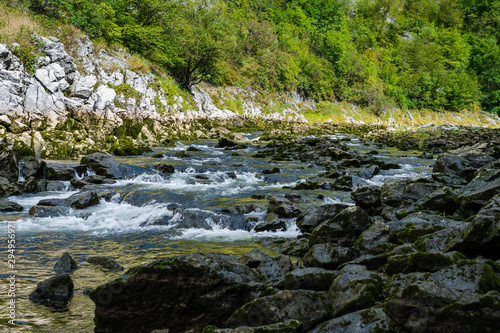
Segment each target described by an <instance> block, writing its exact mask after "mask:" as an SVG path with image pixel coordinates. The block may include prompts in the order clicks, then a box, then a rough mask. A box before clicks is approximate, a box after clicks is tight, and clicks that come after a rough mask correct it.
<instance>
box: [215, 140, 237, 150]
mask: <svg viewBox="0 0 500 333" xmlns="http://www.w3.org/2000/svg"><path fill="white" fill-rule="evenodd" d="M237 145H238V144H237V143H236V142H234V141H233V140H230V139H228V138H221V139H219V142H217V148H226V147H235V146H237Z"/></svg>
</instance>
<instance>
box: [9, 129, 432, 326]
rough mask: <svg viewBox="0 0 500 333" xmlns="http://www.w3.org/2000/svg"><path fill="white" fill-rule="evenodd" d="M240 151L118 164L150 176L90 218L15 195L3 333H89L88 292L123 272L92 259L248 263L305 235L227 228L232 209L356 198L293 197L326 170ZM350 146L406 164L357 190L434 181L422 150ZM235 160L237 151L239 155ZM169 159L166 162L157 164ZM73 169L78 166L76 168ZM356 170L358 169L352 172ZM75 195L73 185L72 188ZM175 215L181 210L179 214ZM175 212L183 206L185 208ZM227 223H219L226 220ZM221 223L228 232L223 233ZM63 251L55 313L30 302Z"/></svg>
mask: <svg viewBox="0 0 500 333" xmlns="http://www.w3.org/2000/svg"><path fill="white" fill-rule="evenodd" d="M248 137H249V140H245V141H243V142H242V143H244V144H246V145H247V146H248V148H246V149H243V150H235V151H231V150H224V149H222V148H215V145H216V141H213V140H204V141H195V142H178V143H177V146H176V147H172V148H164V149H159V150H156V151H155V152H154V153H152V154H149V155H148V156H143V157H129V158H117V160H119V161H120V162H124V163H127V164H132V165H135V166H138V167H141V168H146V169H148V170H150V171H149V172H147V173H143V174H139V175H137V176H136V177H135V178H133V179H130V180H120V181H118V182H117V183H116V184H112V185H98V186H96V187H95V189H97V190H104V189H106V190H112V191H115V192H116V193H117V194H116V195H115V197H114V198H113V199H112V200H111V201H110V202H105V201H102V202H101V204H100V205H98V206H94V207H90V208H87V209H84V210H72V211H70V212H69V213H68V215H65V216H60V217H51V218H34V217H31V216H29V215H27V213H28V211H29V209H30V208H31V207H32V206H33V205H36V204H37V203H38V201H39V200H41V199H44V198H66V197H69V196H71V195H72V194H74V193H77V192H75V191H69V190H66V191H62V192H45V193H37V194H36V195H29V196H21V197H10V198H8V199H9V200H12V201H15V202H17V203H19V204H21V205H22V206H23V207H24V208H25V210H24V211H23V212H22V213H16V214H5V215H0V221H2V222H0V234H1V240H2V242H1V244H3V245H2V246H3V247H4V249H2V254H3V258H2V260H1V261H0V267H1V268H2V270H1V272H2V274H0V292H1V294H2V295H5V297H4V296H2V299H1V300H0V331H2V332H4V331H6V332H92V331H93V327H94V325H93V312H94V305H93V302H92V301H90V299H89V298H88V296H85V295H84V291H85V290H86V289H88V288H95V287H97V286H98V285H100V284H102V283H105V282H108V281H110V280H112V279H114V278H116V277H118V276H120V274H122V273H123V272H105V271H102V270H100V269H99V268H97V267H95V266H92V265H91V264H88V263H87V262H86V258H88V257H90V256H94V255H106V256H110V257H113V258H115V259H116V260H117V261H118V262H119V263H120V264H121V265H122V266H124V267H125V269H128V268H131V267H133V266H136V265H139V264H143V263H147V262H150V261H152V260H154V259H157V258H162V257H167V256H177V255H181V254H185V253H191V252H222V253H228V254H232V255H242V254H244V253H246V252H248V251H249V250H250V249H252V248H254V247H260V245H259V244H258V242H257V241H258V240H259V239H261V238H264V237H296V236H298V235H299V234H300V231H299V230H298V228H297V227H296V225H295V221H294V220H293V219H291V220H288V221H287V222H288V227H287V230H283V231H278V232H261V233H256V232H254V231H252V230H251V229H252V228H247V230H242V229H237V230H234V228H230V227H227V225H228V224H226V225H224V223H223V222H224V221H226V219H227V217H228V216H230V214H228V213H226V212H225V211H224V210H225V209H228V208H229V209H232V211H234V210H237V209H240V208H241V207H245V206H249V205H252V206H253V208H254V210H253V211H251V212H250V213H246V214H243V213H242V214H240V215H241V216H240V218H246V219H249V220H251V221H254V222H252V223H253V224H257V223H260V222H261V221H262V220H263V218H264V216H265V213H266V209H267V203H268V201H267V199H266V200H263V199H252V196H254V197H256V195H261V196H262V195H265V196H268V195H275V194H277V195H283V194H293V195H296V194H300V195H301V196H302V200H301V202H299V203H297V204H296V206H297V207H298V208H299V209H305V208H307V206H309V205H318V204H324V203H331V202H340V201H343V202H348V203H352V202H351V199H350V193H348V192H337V191H323V190H312V191H303V190H301V191H296V190H291V189H290V187H293V186H294V185H296V184H297V182H298V181H300V180H301V179H303V178H309V177H311V176H314V175H317V174H320V173H321V172H323V171H324V170H323V168H321V167H318V166H316V165H315V164H311V163H309V162H299V161H287V162H278V161H272V160H271V158H254V157H252V155H254V154H255V153H256V152H257V149H258V148H259V144H260V145H262V143H260V142H259V141H255V140H254V139H255V138H256V137H257V136H255V135H248ZM342 137H344V138H349V139H350V141H346V144H347V145H348V146H350V147H351V148H353V149H355V150H357V151H359V152H362V153H367V152H370V151H372V150H374V149H376V150H377V151H378V152H379V154H378V155H375V156H376V157H378V158H380V159H383V160H386V162H396V163H398V164H400V165H401V167H402V168H401V169H399V170H387V171H381V173H380V174H379V175H377V176H375V177H373V178H372V179H370V180H366V179H361V178H359V177H356V176H354V178H353V180H354V187H357V186H363V185H368V184H369V185H378V186H381V185H382V184H383V183H385V182H388V181H393V180H397V179H404V178H409V177H416V176H429V175H430V171H431V167H432V164H433V162H434V161H433V160H422V159H419V158H417V157H416V156H417V153H416V152H400V151H397V150H395V149H392V148H380V147H378V146H376V145H374V144H369V143H364V142H362V141H360V140H359V139H357V138H356V137H354V136H347V135H346V136H342ZM189 147H196V148H198V149H200V151H195V152H188V153H189V154H190V155H191V157H190V158H179V157H174V156H173V154H174V153H175V152H178V151H181V150H186V149H187V148H189ZM233 153H237V154H238V155H235V154H233ZM154 154H162V157H161V158H153V157H152V155H154ZM75 163H76V162H75ZM159 163H166V164H171V165H174V166H175V168H176V172H175V173H174V174H172V175H170V176H169V175H160V174H159V173H157V172H155V171H154V170H153V168H154V166H155V165H157V164H159ZM274 167H278V168H280V170H281V172H280V173H279V174H276V175H264V174H262V173H261V171H262V170H263V169H271V168H274ZM351 171H352V172H355V171H356V169H353V170H351ZM66 186H67V188H68V189H69V182H67V183H66ZM176 208H177V210H176ZM178 208H181V210H179V209H178ZM199 212H202V213H210V214H211V215H210V214H209V215H207V217H206V219H205V221H204V222H205V223H204V225H203V227H200V228H179V225H180V224H179V223H181V222H182V221H183V219H185V218H187V217H186V216H188V215H190V214H195V215H194V216H197V215H196V214H198V213H199ZM7 221H11V225H15V230H16V233H15V235H16V238H15V239H16V251H17V252H16V253H15V256H16V264H15V270H16V271H17V273H16V322H17V324H16V326H15V327H12V326H11V325H9V324H8V323H7V321H8V318H7V308H6V307H7V305H8V303H7V302H8V298H7V297H6V295H7V291H8V289H9V283H8V280H7V278H8V275H7V274H6V272H8V271H9V270H10V268H9V267H8V262H7V245H6V244H7V243H6V239H7V237H6V236H7ZM221 221H222V222H221ZM221 223H222V225H221ZM64 252H69V253H70V254H71V256H72V257H73V258H74V259H75V260H76V261H77V262H78V265H79V269H77V270H76V271H75V272H73V273H72V274H71V275H72V278H73V281H74V283H75V292H74V296H73V298H72V300H71V302H70V304H69V308H68V310H67V311H54V310H50V309H49V308H46V307H45V306H42V305H37V304H34V303H32V302H31V301H29V300H28V297H29V294H30V293H31V292H32V291H33V290H34V289H35V287H36V284H37V283H39V282H40V281H43V280H45V279H47V278H49V277H51V276H53V275H54V274H55V273H54V271H53V267H54V265H55V263H56V262H57V260H58V259H59V258H60V256H61V255H62V254H63V253H64Z"/></svg>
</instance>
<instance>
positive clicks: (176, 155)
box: [172, 150, 191, 158]
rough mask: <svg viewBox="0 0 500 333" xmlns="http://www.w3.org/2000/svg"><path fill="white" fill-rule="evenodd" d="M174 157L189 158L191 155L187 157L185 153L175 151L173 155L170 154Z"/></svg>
mask: <svg viewBox="0 0 500 333" xmlns="http://www.w3.org/2000/svg"><path fill="white" fill-rule="evenodd" d="M172 156H174V157H179V158H189V157H191V155H189V154H188V153H187V152H186V151H184V150H181V151H176V152H175V153H173V154H172Z"/></svg>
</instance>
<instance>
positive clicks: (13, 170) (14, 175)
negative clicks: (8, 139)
mask: <svg viewBox="0 0 500 333" xmlns="http://www.w3.org/2000/svg"><path fill="white" fill-rule="evenodd" d="M0 177H4V178H7V179H8V180H9V181H10V182H11V183H15V182H17V181H18V179H19V166H18V164H17V153H16V151H14V150H11V149H5V150H2V151H0Z"/></svg>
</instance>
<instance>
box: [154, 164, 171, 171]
mask: <svg viewBox="0 0 500 333" xmlns="http://www.w3.org/2000/svg"><path fill="white" fill-rule="evenodd" d="M155 170H158V171H160V172H163V173H174V172H175V168H174V166H173V165H169V164H158V165H157V166H155Z"/></svg>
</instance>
